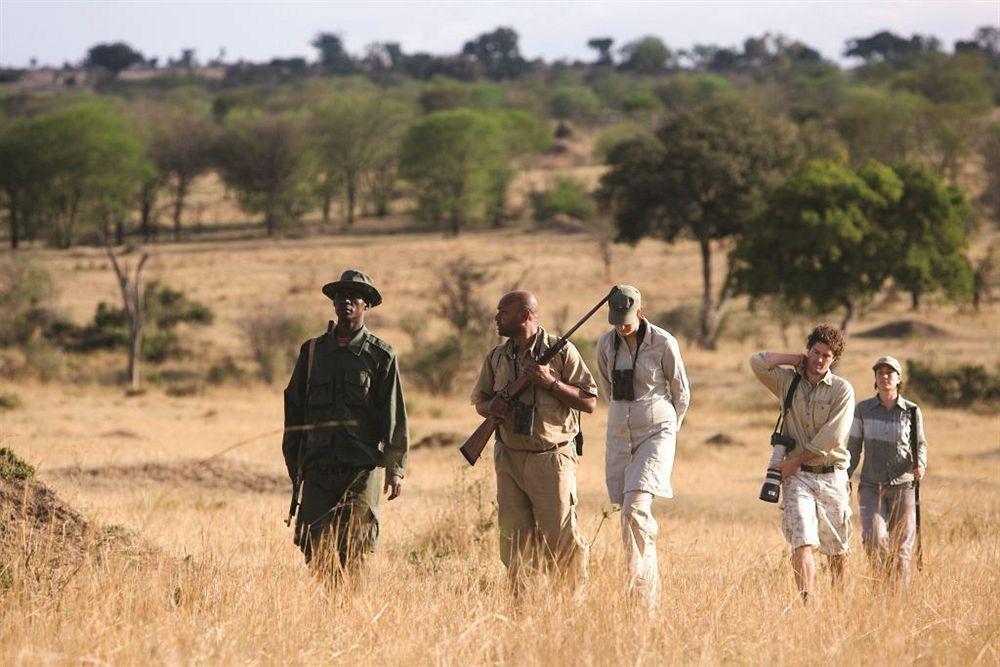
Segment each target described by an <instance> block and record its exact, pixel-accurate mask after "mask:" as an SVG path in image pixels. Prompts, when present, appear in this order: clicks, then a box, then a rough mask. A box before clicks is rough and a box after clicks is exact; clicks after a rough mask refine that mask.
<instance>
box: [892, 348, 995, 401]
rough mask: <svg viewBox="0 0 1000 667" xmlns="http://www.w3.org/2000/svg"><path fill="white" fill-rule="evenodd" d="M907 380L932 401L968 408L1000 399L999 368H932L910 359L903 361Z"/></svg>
mask: <svg viewBox="0 0 1000 667" xmlns="http://www.w3.org/2000/svg"><path fill="white" fill-rule="evenodd" d="M906 380H907V386H908V387H909V388H910V390H911V391H912V392H913V393H914V394H915V395H917V396H918V397H920V398H922V399H923V400H925V401H927V402H928V403H931V404H932V405H939V406H942V407H952V408H968V407H970V406H973V405H975V404H977V403H979V404H982V403H985V404H986V405H987V406H990V407H995V406H996V405H997V404H998V403H1000V370H998V371H995V372H992V373H991V372H990V371H989V370H987V369H986V367H985V366H981V365H972V364H963V365H956V366H948V367H945V368H934V367H932V366H931V365H930V364H924V363H921V362H919V361H912V360H911V361H907V363H906Z"/></svg>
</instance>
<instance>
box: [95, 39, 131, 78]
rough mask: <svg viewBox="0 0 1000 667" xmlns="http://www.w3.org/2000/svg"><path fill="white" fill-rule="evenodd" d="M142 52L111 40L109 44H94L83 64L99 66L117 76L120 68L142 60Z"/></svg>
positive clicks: (122, 68)
mask: <svg viewBox="0 0 1000 667" xmlns="http://www.w3.org/2000/svg"><path fill="white" fill-rule="evenodd" d="M144 61H145V58H143V56H142V53H140V52H139V51H136V50H135V49H133V48H132V47H131V46H129V45H128V44H126V43H125V42H113V43H110V44H95V45H94V46H92V47H90V49H89V50H88V51H87V57H86V59H85V60H84V64H85V65H86V66H87V67H99V68H101V69H105V70H107V71H108V72H110V73H111V76H118V73H119V72H121V71H122V70H125V69H128V68H129V67H131V66H132V65H138V64H139V63H141V62H144Z"/></svg>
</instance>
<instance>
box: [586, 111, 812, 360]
mask: <svg viewBox="0 0 1000 667" xmlns="http://www.w3.org/2000/svg"><path fill="white" fill-rule="evenodd" d="M792 138H793V137H792V133H791V129H790V128H789V127H788V126H786V125H785V124H783V123H781V122H777V121H773V120H770V119H768V118H766V117H764V116H763V115H761V114H759V113H757V112H756V111H754V110H753V109H751V108H749V107H747V106H746V105H744V104H742V103H740V102H739V101H737V100H735V99H731V98H728V99H720V100H717V101H714V102H710V103H708V104H706V105H704V106H702V107H700V108H697V109H693V110H685V111H680V112H678V113H676V114H674V115H673V116H671V117H670V118H669V119H668V120H667V121H666V123H664V125H663V126H662V127H661V128H660V129H659V130H658V131H657V133H656V138H655V140H651V139H649V138H646V139H635V140H630V141H625V142H622V143H619V144H617V145H616V146H615V147H614V148H612V149H611V150H610V152H609V154H608V165H609V167H610V168H609V170H608V172H607V173H606V174H605V175H604V176H603V177H602V178H601V187H600V190H599V192H598V198H599V200H600V201H601V202H602V204H603V205H604V207H605V208H606V210H609V211H611V212H612V214H613V215H614V218H615V224H616V225H617V227H618V236H619V238H620V239H622V240H625V241H628V242H632V243H635V242H637V241H638V240H639V239H641V238H643V237H647V236H651V237H658V238H662V239H664V240H666V241H668V242H672V241H674V240H676V239H677V238H678V237H679V236H680V235H681V234H689V235H690V236H692V237H694V239H695V240H696V241H697V242H698V246H699V248H700V250H701V268H702V305H701V314H700V321H699V338H698V340H699V343H700V344H701V345H702V346H704V347H706V348H713V347H714V346H715V340H716V337H717V335H718V325H719V321H720V317H721V315H722V312H723V310H724V308H725V305H726V301H727V299H728V296H729V291H730V290H729V288H730V285H729V275H728V274H729V267H728V264H727V270H726V278H725V279H724V280H723V281H722V285H721V286H720V287H719V290H718V293H716V290H715V286H714V284H713V279H712V256H713V252H714V250H715V249H716V247H717V246H718V245H719V243H720V242H723V241H725V240H727V239H730V238H732V237H736V236H738V235H739V234H740V233H741V232H742V231H743V228H744V226H745V225H746V224H747V222H748V221H750V220H751V219H752V218H753V216H754V215H755V213H756V212H757V210H758V209H759V208H760V204H761V200H762V197H763V194H764V193H765V192H766V190H767V189H768V188H769V187H770V186H771V185H772V184H773V183H774V182H775V181H776V180H777V179H778V178H779V177H780V176H781V174H782V173H783V172H784V171H785V169H786V168H788V167H790V166H791V164H792V163H793V162H794V160H795V157H796V151H795V149H794V144H793V141H792Z"/></svg>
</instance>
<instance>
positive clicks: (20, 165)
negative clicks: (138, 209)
mask: <svg viewBox="0 0 1000 667" xmlns="http://www.w3.org/2000/svg"><path fill="white" fill-rule="evenodd" d="M0 152H2V153H3V155H2V157H3V158H4V159H3V160H2V163H3V165H4V166H2V167H0V182H2V183H0V184H2V185H3V187H4V189H5V190H6V191H7V192H8V211H10V207H11V206H13V207H14V211H13V212H11V216H10V217H11V220H12V223H13V224H15V225H16V226H17V228H18V230H19V231H18V233H19V234H20V233H21V232H25V233H27V234H28V235H30V236H34V235H35V234H36V233H37V232H39V231H42V232H45V233H46V234H47V235H48V237H49V240H50V241H51V243H52V244H53V245H56V246H58V247H62V248H66V247H69V246H71V245H73V243H75V242H76V240H77V238H78V236H79V235H80V233H81V231H82V230H83V229H84V228H87V227H100V226H106V225H108V224H109V223H111V222H118V221H120V220H121V216H123V215H124V212H125V210H126V209H127V208H128V207H129V206H131V205H132V202H133V199H134V197H135V194H136V191H137V189H138V186H139V183H140V182H141V180H142V178H143V176H144V174H145V172H146V170H147V169H148V163H147V162H146V160H145V158H144V155H143V147H142V144H141V142H140V141H139V140H138V139H137V138H136V137H135V136H134V135H133V134H132V132H131V131H130V130H129V128H128V127H127V124H126V122H125V119H124V117H123V116H122V115H121V114H120V113H118V112H117V111H116V110H115V109H113V108H112V107H110V106H107V105H105V104H102V103H99V102H83V103H80V104H77V105H74V106H71V107H66V108H62V109H58V110H56V111H53V112H50V113H45V114H40V115H38V116H35V117H33V118H30V119H26V120H23V121H20V122H18V123H17V124H16V125H15V126H14V127H12V128H11V129H10V131H9V132H8V133H6V134H5V135H4V138H3V139H2V140H0ZM12 241H14V239H13V238H12Z"/></svg>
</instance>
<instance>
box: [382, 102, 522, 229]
mask: <svg viewBox="0 0 1000 667" xmlns="http://www.w3.org/2000/svg"><path fill="white" fill-rule="evenodd" d="M400 173H401V175H402V176H403V178H405V179H407V180H408V181H410V183H412V184H413V185H414V187H415V188H416V190H417V199H418V201H419V214H420V216H421V217H422V218H424V219H425V220H428V221H429V222H432V223H434V224H436V225H446V226H447V228H448V229H449V230H450V231H451V233H453V234H455V235H456V236H457V235H458V232H459V230H460V229H461V228H462V226H464V225H467V224H470V223H475V222H482V221H485V220H486V219H488V218H489V217H490V213H491V211H492V210H493V209H492V205H493V203H494V202H496V201H497V200H498V193H497V189H498V187H501V186H503V187H506V182H507V179H509V169H508V167H507V147H506V146H505V145H504V131H503V126H502V124H501V123H500V122H499V120H498V119H497V118H496V117H494V116H491V115H489V114H486V113H482V112H478V111H473V110H471V109H455V110H452V111H438V112H435V113H432V114H428V115H427V116H424V117H423V118H422V119H420V120H419V121H417V122H416V123H414V124H413V125H412V126H411V127H410V129H409V131H408V132H407V134H406V138H405V139H404V140H403V147H402V152H401V155H400Z"/></svg>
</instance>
